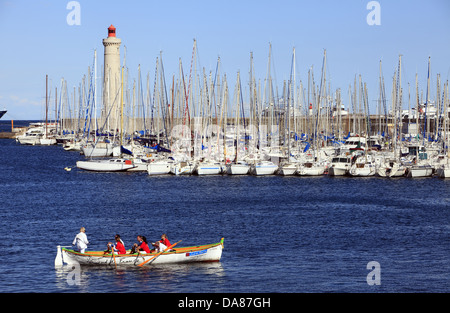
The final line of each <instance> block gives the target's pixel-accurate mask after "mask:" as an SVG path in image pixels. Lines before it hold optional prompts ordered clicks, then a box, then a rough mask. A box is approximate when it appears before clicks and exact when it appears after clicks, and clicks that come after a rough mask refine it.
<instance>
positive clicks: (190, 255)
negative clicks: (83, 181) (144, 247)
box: [55, 238, 223, 266]
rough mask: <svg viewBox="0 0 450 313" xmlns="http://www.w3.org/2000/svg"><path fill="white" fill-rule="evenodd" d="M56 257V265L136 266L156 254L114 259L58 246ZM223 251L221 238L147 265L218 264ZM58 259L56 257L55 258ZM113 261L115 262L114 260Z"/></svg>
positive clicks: (164, 254) (102, 253)
mask: <svg viewBox="0 0 450 313" xmlns="http://www.w3.org/2000/svg"><path fill="white" fill-rule="evenodd" d="M58 249H60V251H59V250H58V255H59V253H60V254H61V258H62V262H60V260H58V262H56V260H55V265H56V264H57V263H58V264H59V265H62V264H63V263H66V264H68V265H70V264H80V265H112V266H114V265H115V264H117V265H118V266H119V265H127V266H129V265H131V266H137V265H139V264H141V263H142V262H145V261H147V260H149V259H150V258H152V257H154V256H155V255H156V254H157V253H156V252H154V253H148V254H116V255H115V257H113V256H112V254H111V253H108V254H105V253H104V252H103V251H89V252H85V253H79V252H76V251H74V250H72V249H67V248H61V247H60V246H58ZM222 250H223V238H222V239H221V240H220V242H218V243H214V244H209V245H201V246H192V247H180V248H174V249H172V250H171V251H168V252H164V253H163V254H161V255H159V256H158V257H156V258H155V259H154V260H152V261H150V262H148V263H147V264H146V265H149V264H153V265H155V264H173V263H192V262H219V261H220V258H221V257H222ZM57 258H58V256H57ZM114 259H115V260H114Z"/></svg>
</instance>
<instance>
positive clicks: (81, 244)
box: [72, 227, 89, 253]
mask: <svg viewBox="0 0 450 313" xmlns="http://www.w3.org/2000/svg"><path fill="white" fill-rule="evenodd" d="M88 244H89V241H88V239H87V236H86V229H85V228H84V227H81V228H80V232H79V233H78V234H77V235H76V236H75V239H74V240H73V242H72V246H74V245H76V246H77V249H78V251H79V252H81V253H84V251H85V250H86V248H87V245H88Z"/></svg>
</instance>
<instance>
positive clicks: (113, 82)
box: [103, 25, 122, 130]
mask: <svg viewBox="0 0 450 313" xmlns="http://www.w3.org/2000/svg"><path fill="white" fill-rule="evenodd" d="M121 43H122V41H121V40H120V39H119V38H117V37H116V28H115V27H114V26H113V25H111V26H109V27H108V37H107V38H105V39H103V46H104V47H105V59H104V75H103V108H104V110H103V114H104V118H105V119H107V123H106V125H105V126H106V128H107V129H108V130H111V129H117V128H119V124H118V122H119V120H118V117H119V116H120V115H119V114H120V113H119V110H120V81H121V72H120V44H121Z"/></svg>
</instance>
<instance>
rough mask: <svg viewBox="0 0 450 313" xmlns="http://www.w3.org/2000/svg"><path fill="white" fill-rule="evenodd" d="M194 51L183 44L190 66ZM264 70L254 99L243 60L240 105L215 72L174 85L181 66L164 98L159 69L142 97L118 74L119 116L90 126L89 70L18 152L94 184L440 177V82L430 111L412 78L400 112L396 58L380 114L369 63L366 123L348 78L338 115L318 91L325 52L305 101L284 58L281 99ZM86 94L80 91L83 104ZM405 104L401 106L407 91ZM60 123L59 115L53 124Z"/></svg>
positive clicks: (333, 100)
mask: <svg viewBox="0 0 450 313" xmlns="http://www.w3.org/2000/svg"><path fill="white" fill-rule="evenodd" d="M195 49H196V44H195V42H194V52H193V59H194V54H195V51H196V50H195ZM271 64H272V63H271V61H270V52H269V66H268V75H267V78H266V79H265V81H264V88H262V86H261V83H259V84H258V83H257V82H256V80H255V79H254V78H253V76H252V73H253V69H252V55H251V62H250V71H249V73H250V78H249V86H248V93H247V95H246V97H245V98H246V100H245V101H244V96H243V94H244V93H243V88H242V86H241V79H240V73H239V72H238V73H237V79H236V85H235V88H234V95H233V100H230V96H229V88H228V83H227V78H226V75H223V76H220V75H219V74H220V71H219V70H217V71H216V73H215V74H214V75H212V73H211V74H210V75H209V77H208V75H206V73H205V71H204V70H203V75H192V73H196V71H195V68H194V70H192V67H193V65H192V64H191V74H190V76H189V77H185V75H184V74H183V70H182V65H181V61H180V77H179V79H178V80H175V77H173V78H172V84H171V86H170V87H169V86H167V85H166V83H165V78H164V72H163V67H162V57H161V59H157V68H156V73H155V85H154V89H153V96H150V95H151V93H150V89H149V86H150V84H149V79H148V77H149V75H148V76H147V92H146V94H147V95H146V96H144V95H145V92H144V90H143V89H142V81H141V79H140V68H139V75H138V76H139V79H138V83H137V84H133V87H132V88H128V87H127V86H128V84H127V81H128V80H127V75H125V74H124V68H123V67H122V77H121V81H122V84H121V86H122V87H121V88H119V90H118V91H117V97H116V99H119V98H121V100H120V106H119V105H117V106H104V108H103V109H102V110H103V111H102V113H101V116H102V117H100V118H97V117H96V116H94V115H93V112H94V114H95V112H96V110H97V109H96V106H95V105H96V102H97V101H96V98H97V93H96V92H95V89H96V88H91V87H92V86H95V79H94V77H95V75H92V72H91V70H90V71H89V73H90V74H89V79H83V83H82V84H80V87H79V88H78V90H79V91H78V95H79V97H76V91H75V89H74V93H73V95H72V96H70V95H69V93H68V92H67V84H66V83H65V81H64V80H62V85H61V90H62V92H61V93H60V98H59V103H58V101H57V100H58V98H57V97H56V95H55V122H54V123H49V122H48V121H47V118H46V122H45V123H37V124H34V125H30V126H31V127H30V128H29V130H28V131H27V132H26V133H25V134H24V135H22V136H19V137H17V141H18V142H19V143H21V144H31V145H37V144H40V145H50V144H60V145H61V146H62V147H63V148H64V150H68V151H79V152H80V153H81V154H83V155H84V156H85V160H80V161H78V162H77V163H76V167H77V168H78V169H81V170H88V171H98V172H114V171H129V172H136V171H143V172H147V173H148V174H149V175H162V174H174V175H200V176H202V175H224V174H226V175H257V176H261V175H284V176H287V175H300V176H319V175H329V176H344V175H346V176H355V177H367V176H380V177H431V176H433V175H436V176H439V177H443V178H448V177H450V153H449V149H448V147H449V146H450V144H449V140H450V139H449V137H450V132H449V129H450V127H449V126H450V123H449V113H450V112H449V110H448V109H449V98H448V82H446V83H444V84H441V79H440V76H439V75H438V77H437V80H436V81H437V89H436V97H435V100H434V102H433V101H432V100H431V96H430V95H431V87H430V71H429V72H428V80H427V83H428V84H427V89H426V97H425V99H423V97H422V96H419V94H421V95H423V93H420V92H419V88H418V83H417V75H416V96H415V100H414V101H413V103H412V105H411V101H409V104H408V110H403V107H404V105H403V102H402V101H403V100H402V99H403V97H404V95H403V94H404V92H403V88H402V87H401V82H402V80H401V56H399V65H398V71H396V72H395V73H394V78H393V81H392V95H391V101H390V102H391V109H390V110H389V109H388V108H387V104H386V103H387V100H386V95H385V91H384V78H383V75H382V70H381V62H380V85H379V89H380V93H379V101H378V107H377V111H378V113H379V114H377V115H371V114H370V113H369V104H368V93H367V86H366V84H365V83H364V82H363V81H362V79H361V76H359V80H358V81H357V78H356V77H355V81H354V85H353V88H352V86H350V88H349V100H348V101H349V105H348V109H347V110H345V107H344V105H343V101H342V96H341V90H340V89H338V90H336V92H334V93H332V92H331V90H330V88H329V87H328V88H327V85H328V81H327V79H326V68H325V67H326V51H325V53H324V62H323V68H322V75H321V80H320V82H319V83H318V84H316V83H315V81H314V75H313V73H312V72H308V88H306V89H305V88H303V85H302V82H301V81H300V84H297V83H296V78H295V73H296V70H295V64H296V62H295V49H294V53H293V60H292V74H291V77H290V79H289V81H287V82H284V86H283V92H282V94H281V95H278V89H277V88H274V87H273V80H272V78H271V75H270V65H271ZM429 64H430V60H429ZM194 65H195V64H194ZM217 68H218V69H220V59H219V61H218V65H217ZM429 68H430V66H429ZM185 78H186V79H185ZM186 80H188V81H189V83H188V84H186V83H185V82H186ZM88 85H89V86H91V87H90V88H89V92H86V86H88ZM328 86H329V85H328ZM168 89H170V92H169V93H168V92H167V90H168ZM119 94H120V96H119ZM168 94H171V96H168ZM408 94H409V97H408V98H409V99H410V100H411V98H412V97H411V95H410V93H409V90H408ZM72 97H73V101H72V104H70V101H69V99H70V98H72ZM46 98H47V96H46ZM77 98H78V99H79V101H76V99H77ZM107 98H108V97H104V99H107ZM413 98H414V97H413ZM358 99H359V101H358ZM46 103H47V108H48V101H47V102H46ZM350 108H352V109H353V112H352V114H350ZM107 109H109V110H117V114H115V115H116V116H120V119H116V120H114V125H115V127H111V123H113V122H112V121H111V120H110V119H108V117H109V116H111V115H110V112H107V111H105V110H107ZM46 112H47V111H46ZM64 112H66V113H64ZM67 112H69V113H70V115H69V116H66V117H63V116H64V114H67ZM136 112H140V113H139V114H136ZM84 113H85V114H84ZM46 117H47V116H46ZM56 117H58V118H56ZM405 130H406V131H405ZM71 169H72V167H70V166H68V167H67V168H66V170H71Z"/></svg>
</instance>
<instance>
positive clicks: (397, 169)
mask: <svg viewBox="0 0 450 313" xmlns="http://www.w3.org/2000/svg"><path fill="white" fill-rule="evenodd" d="M401 69H402V55H399V65H398V75H397V77H396V76H394V81H393V85H394V84H395V79H396V78H397V88H395V90H394V91H393V94H392V96H393V99H392V103H393V105H394V110H393V111H394V119H395V123H394V135H393V137H394V140H393V143H394V147H393V156H385V157H384V158H383V160H382V161H381V163H380V165H379V166H378V168H377V175H378V176H380V177H401V176H405V174H406V170H407V167H406V166H405V165H404V164H403V163H402V162H401V161H400V149H401V148H400V146H399V139H398V137H399V134H398V129H399V128H400V127H399V125H398V123H399V119H401V114H399V112H400V111H401V107H402V94H401V90H402V87H401V82H402V79H401V73H402V70H401ZM380 88H382V79H381V61H380ZM382 94H384V93H382ZM383 100H384V99H383Z"/></svg>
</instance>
